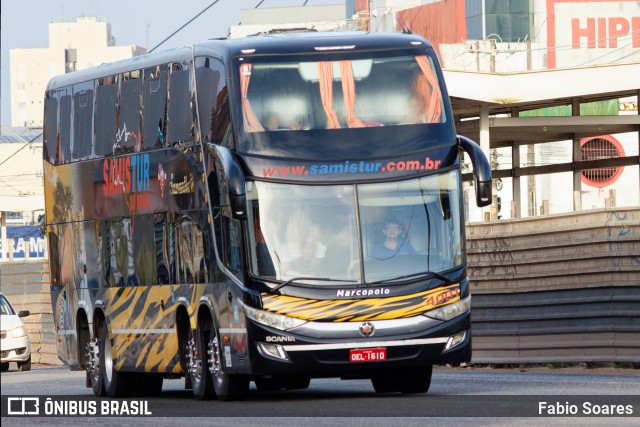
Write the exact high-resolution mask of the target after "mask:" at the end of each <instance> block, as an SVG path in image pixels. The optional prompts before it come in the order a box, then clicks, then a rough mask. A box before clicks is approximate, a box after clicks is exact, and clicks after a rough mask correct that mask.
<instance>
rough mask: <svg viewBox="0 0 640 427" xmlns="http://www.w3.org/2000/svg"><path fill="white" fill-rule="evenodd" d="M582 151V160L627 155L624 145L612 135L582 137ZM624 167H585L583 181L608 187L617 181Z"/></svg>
mask: <svg viewBox="0 0 640 427" xmlns="http://www.w3.org/2000/svg"><path fill="white" fill-rule="evenodd" d="M580 151H581V154H582V156H581V157H582V160H603V159H611V158H615V157H624V156H625V155H624V149H623V148H622V145H621V144H620V142H618V140H617V139H615V138H614V137H612V136H611V135H605V136H599V137H596V138H584V139H582V140H581V141H580ZM623 169H624V168H623V167H608V168H597V169H585V170H583V171H582V182H584V183H585V184H587V185H590V186H592V187H597V188H602V187H606V186H608V185H611V184H613V183H614V182H616V180H617V179H618V178H619V177H620V175H621V174H622V170H623Z"/></svg>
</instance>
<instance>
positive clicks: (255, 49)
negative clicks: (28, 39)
mask: <svg viewBox="0 0 640 427" xmlns="http://www.w3.org/2000/svg"><path fill="white" fill-rule="evenodd" d="M420 45H423V46H425V47H427V46H429V47H431V44H430V43H429V42H428V41H427V40H425V39H424V38H422V37H421V36H419V35H417V34H406V33H370V32H364V31H344V32H343V31H336V32H315V31H310V32H300V33H276V34H266V35H256V36H249V37H244V38H238V39H212V40H206V41H202V42H199V43H196V44H194V45H193V46H192V47H181V48H175V49H169V50H166V51H162V52H157V53H149V54H145V55H140V56H136V57H133V58H127V59H123V60H120V61H116V62H111V63H106V64H102V65H99V66H97V67H92V68H87V69H84V70H80V71H75V72H72V73H68V74H62V75H59V76H55V77H53V78H52V79H51V80H50V81H49V84H48V85H47V91H49V90H53V89H57V88H60V87H64V86H68V85H71V84H75V83H81V82H86V81H90V80H93V79H97V78H100V77H104V76H111V75H115V74H119V73H123V72H127V71H133V70H140V69H144V68H148V67H153V66H156V65H160V64H166V63H170V62H181V61H187V60H189V59H190V58H191V57H192V56H200V55H213V56H216V57H220V58H222V59H223V60H225V61H228V59H229V58H232V57H235V56H240V55H243V56H246V55H264V54H275V55H277V54H295V53H311V52H319V51H331V50H350V51H360V50H371V49H398V48H401V47H413V48H415V47H418V46H420Z"/></svg>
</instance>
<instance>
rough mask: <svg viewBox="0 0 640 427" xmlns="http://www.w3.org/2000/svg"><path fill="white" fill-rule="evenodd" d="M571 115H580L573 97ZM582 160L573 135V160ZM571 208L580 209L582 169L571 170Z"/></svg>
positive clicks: (576, 140)
mask: <svg viewBox="0 0 640 427" xmlns="http://www.w3.org/2000/svg"><path fill="white" fill-rule="evenodd" d="M571 115H572V116H579V115H580V100H578V99H573V100H572V102H571ZM580 160H582V151H581V150H580V138H576V136H575V135H574V136H573V156H572V161H573V162H579V161H580ZM573 210H574V212H577V211H581V210H582V171H573Z"/></svg>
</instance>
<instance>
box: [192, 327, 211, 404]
mask: <svg viewBox="0 0 640 427" xmlns="http://www.w3.org/2000/svg"><path fill="white" fill-rule="evenodd" d="M207 337H208V335H207V334H206V333H205V331H203V330H202V327H201V325H200V324H198V328H197V329H196V330H195V331H193V330H192V329H191V328H189V335H188V338H187V342H186V346H187V348H186V358H187V365H188V368H187V369H188V374H187V375H189V379H190V382H191V388H192V390H193V395H194V396H195V397H196V399H198V400H209V399H212V398H213V397H214V393H213V383H212V381H211V375H209V356H208V354H207V344H206V343H207Z"/></svg>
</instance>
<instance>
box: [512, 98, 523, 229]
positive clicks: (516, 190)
mask: <svg viewBox="0 0 640 427" xmlns="http://www.w3.org/2000/svg"><path fill="white" fill-rule="evenodd" d="M519 115H520V111H519V109H518V108H512V109H511V117H518V116H519ZM519 167H520V147H519V146H518V145H517V144H516V142H515V141H511V171H512V172H513V171H515V170H516V169H517V168H519ZM512 181H513V182H512V194H511V200H512V203H511V204H512V209H511V218H520V217H521V216H522V214H521V209H522V200H521V199H522V197H521V194H522V192H521V188H520V185H521V184H520V177H519V176H515V174H513V179H512Z"/></svg>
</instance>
